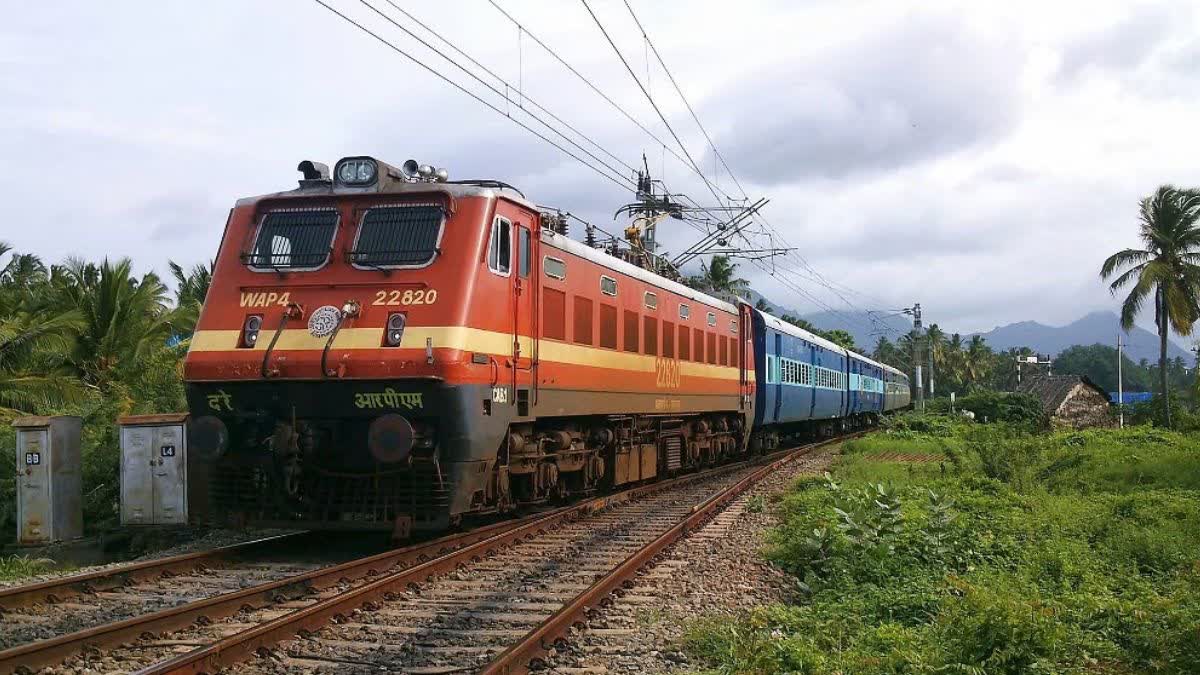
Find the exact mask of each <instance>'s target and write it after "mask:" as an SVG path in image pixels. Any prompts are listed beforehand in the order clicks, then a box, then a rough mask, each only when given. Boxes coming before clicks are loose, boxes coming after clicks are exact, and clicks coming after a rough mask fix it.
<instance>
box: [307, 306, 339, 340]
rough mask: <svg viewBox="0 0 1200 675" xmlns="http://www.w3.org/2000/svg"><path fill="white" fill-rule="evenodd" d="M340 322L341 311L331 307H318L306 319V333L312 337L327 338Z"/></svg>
mask: <svg viewBox="0 0 1200 675" xmlns="http://www.w3.org/2000/svg"><path fill="white" fill-rule="evenodd" d="M341 321H342V310H340V309H338V308H337V307H334V306H333V305H325V306H323V307H318V308H317V309H316V311H314V312H313V313H312V316H310V317H308V332H309V334H310V335H312V336H313V337H318V338H323V337H329V335H330V334H331V333H333V331H334V329H335V328H337V326H338V324H339V323H341Z"/></svg>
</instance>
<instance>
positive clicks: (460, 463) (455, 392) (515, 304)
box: [184, 157, 538, 531]
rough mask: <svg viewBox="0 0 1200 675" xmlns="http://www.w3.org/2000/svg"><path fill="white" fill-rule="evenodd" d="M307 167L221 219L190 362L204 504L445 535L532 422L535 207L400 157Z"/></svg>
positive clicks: (280, 518) (488, 184)
mask: <svg viewBox="0 0 1200 675" xmlns="http://www.w3.org/2000/svg"><path fill="white" fill-rule="evenodd" d="M298 168H299V170H300V171H301V172H302V173H303V176H304V178H303V179H302V180H301V181H300V185H299V187H298V188H297V189H295V190H291V191H287V192H281V193H275V194H269V195H264V196H260V197H254V198H248V199H242V200H240V201H238V202H237V204H236V205H235V206H234V208H233V209H232V210H231V212H230V215H229V219H228V221H227V224H226V228H225V233H224V235H223V238H222V242H221V247H220V250H219V253H218V255H217V259H216V262H215V266H214V272H213V281H212V285H211V288H210V290H209V293H208V296H207V298H206V301H205V304H204V308H203V310H202V312H201V315H200V319H199V321H198V324H197V330H196V333H195V334H194V336H193V338H192V341H191V346H190V350H189V352H188V356H187V359H186V361H185V366H184V370H185V381H186V382H187V389H188V402H189V408H190V409H191V412H192V414H193V417H194V418H195V423H194V424H193V439H192V442H193V446H192V447H194V448H195V449H196V450H197V451H199V452H201V453H203V454H204V455H205V456H207V457H208V458H209V460H210V461H211V462H212V463H213V468H214V472H215V474H214V478H213V481H212V483H213V491H214V494H213V495H212V499H213V503H214V504H218V505H221V506H222V507H223V510H224V511H225V512H226V513H228V514H229V515H231V516H234V517H236V518H238V519H244V520H247V521H253V522H257V523H274V522H295V521H303V522H305V523H306V524H308V525H314V524H317V525H322V524H323V525H325V526H336V525H337V524H345V523H349V524H352V525H353V526H354V527H364V526H366V527H379V528H392V527H398V528H399V529H400V530H401V531H403V530H406V529H407V528H408V527H410V526H411V527H415V528H417V529H429V530H436V529H445V528H446V527H448V526H449V525H451V524H453V520H454V519H453V518H451V514H452V513H462V512H464V511H468V510H471V506H472V505H471V502H472V501H478V500H479V499H480V495H482V494H483V493H484V492H485V490H486V489H487V486H486V485H485V483H486V471H487V470H488V468H489V466H490V465H489V462H488V461H487V456H488V455H487V453H486V452H484V451H481V450H480V448H488V447H490V448H491V450H492V452H491V454H492V456H494V452H495V449H496V448H497V447H498V446H499V445H500V443H501V441H502V439H503V438H504V437H505V432H506V429H507V425H508V423H509V420H510V419H511V418H512V417H513V416H515V415H517V414H519V412H524V413H525V414H528V411H527V410H521V411H518V410H517V409H516V405H515V404H516V403H517V401H516V398H517V396H516V394H515V391H514V390H516V389H517V388H518V385H519V384H520V382H519V380H521V377H522V376H521V375H520V374H519V372H520V371H521V369H522V368H524V369H525V371H526V372H525V375H524V377H525V378H528V377H529V375H528V370H529V368H530V366H529V359H530V358H531V354H530V353H529V351H528V347H526V352H525V353H522V351H521V347H522V340H520V339H518V336H519V335H521V334H522V331H524V334H528V333H529V331H530V330H531V329H530V326H531V322H532V305H531V302H532V300H531V298H530V297H529V295H530V294H528V293H526V294H525V295H524V296H522V294H521V290H522V281H523V280H528V278H529V276H530V275H529V271H530V268H531V266H532V256H533V252H532V249H533V247H534V246H535V245H536V243H535V239H536V237H535V234H536V228H537V226H538V221H537V218H538V215H537V211H536V209H535V208H534V207H533V205H532V204H529V203H528V202H527V201H526V200H525V199H524V198H523V196H522V195H521V194H520V193H519V192H517V191H516V190H515V189H513V188H511V187H509V186H506V185H504V184H502V183H498V182H494V181H466V182H458V183H452V182H449V181H448V176H447V174H446V172H445V171H444V170H439V169H435V168H433V167H430V166H422V165H418V164H417V163H416V162H412V161H411V160H410V162H407V163H405V165H404V166H402V167H400V168H397V167H394V166H391V165H389V164H386V163H384V162H381V161H378V160H375V159H373V158H370V157H348V158H345V159H343V160H341V161H339V162H338V163H337V164H336V165H335V168H334V171H333V172H332V175H331V173H330V172H329V171H328V169H327V168H325V167H324V166H323V165H320V164H318V163H316V162H302V163H301V165H300V166H299V167H298ZM471 298H486V299H488V301H487V302H485V303H480V302H471ZM525 342H526V343H527V341H525ZM525 403H526V405H527V403H528V401H527V400H526V401H525ZM510 404H511V405H512V408H510V407H509V406H510ZM481 413H482V414H481ZM452 485H457V486H459V489H458V490H451V486H452ZM464 487H465V488H468V489H463V488H464Z"/></svg>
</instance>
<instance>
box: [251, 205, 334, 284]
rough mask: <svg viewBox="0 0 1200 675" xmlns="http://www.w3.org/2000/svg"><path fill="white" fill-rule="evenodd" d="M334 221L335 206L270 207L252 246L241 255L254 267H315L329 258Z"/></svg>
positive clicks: (258, 268)
mask: <svg viewBox="0 0 1200 675" xmlns="http://www.w3.org/2000/svg"><path fill="white" fill-rule="evenodd" d="M337 224H338V212H337V211H336V210H334V209H306V210H302V211H301V210H297V211H271V212H269V213H267V214H266V215H264V216H263V218H262V223H261V224H260V225H259V226H258V236H257V238H256V239H255V241H254V248H253V249H251V250H250V252H249V253H247V254H244V255H243V259H244V261H245V263H246V264H247V265H249V267H250V269H253V270H256V271H271V270H278V269H292V270H306V269H308V270H313V269H317V268H319V267H322V266H324V265H325V263H326V262H328V261H329V252H330V250H332V248H333V235H334V233H335V232H336V231H337Z"/></svg>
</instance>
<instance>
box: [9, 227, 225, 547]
mask: <svg viewBox="0 0 1200 675" xmlns="http://www.w3.org/2000/svg"><path fill="white" fill-rule="evenodd" d="M8 253H10V249H9V248H8V247H7V246H5V245H3V244H0V258H2V257H3V256H5V255H6V254H8ZM171 269H172V273H173V274H174V275H175V277H176V281H177V285H178V291H177V292H176V297H175V302H174V303H171V302H170V301H169V299H168V294H167V288H166V286H165V285H164V284H163V283H162V281H161V280H160V279H159V278H158V276H156V275H155V274H153V273H149V274H145V275H142V276H140V277H139V276H136V275H134V273H133V269H132V264H131V263H130V261H129V260H127V259H123V260H117V261H109V260H104V261H103V262H101V263H99V264H96V263H90V262H84V261H80V260H68V261H66V262H64V263H63V264H61V265H50V266H47V265H46V264H45V263H43V262H42V261H41V260H40V259H39V258H38V257H37V256H34V255H31V254H17V253H13V254H11V255H9V256H8V260H7V262H6V263H5V264H4V265H3V266H2V267H0V460H2V461H0V542H4V541H9V540H11V539H12V538H13V537H14V536H15V532H16V523H15V519H16V505H15V502H16V499H15V492H16V481H15V476H14V473H13V472H14V463H13V461H12V458H13V456H14V452H15V445H16V434H15V432H14V431H13V429H12V427H11V426H10V424H9V423H10V421H11V420H12V419H13V418H14V417H17V416H20V415H25V414H39V415H50V414H70V415H79V416H81V417H83V418H84V434H83V472H82V473H83V499H84V523H85V525H86V526H87V527H88V528H90V529H96V528H100V527H103V526H106V525H108V524H111V523H112V522H113V521H114V520H115V517H116V508H117V499H118V496H119V487H118V482H117V470H118V469H117V467H118V454H119V449H118V439H117V429H116V419H117V417H118V416H120V415H123V414H129V413H144V412H145V413H148V412H170V411H177V410H182V409H183V408H184V399H183V385H182V382H181V379H180V372H179V371H180V363H181V360H182V358H183V355H184V353H185V352H186V351H187V339H188V338H190V336H191V332H192V329H193V328H194V327H195V322H196V317H197V315H198V313H199V307H200V304H201V303H202V302H203V298H204V294H205V293H206V292H207V289H208V283H209V280H210V279H211V273H210V267H207V266H204V265H198V266H196V267H195V268H193V269H192V270H190V271H186V272H185V271H184V270H183V269H182V268H180V267H179V266H178V265H174V264H172V266H171ZM22 564H23V563H8V562H6V563H4V565H5V567H4V569H20V568H21V565H22Z"/></svg>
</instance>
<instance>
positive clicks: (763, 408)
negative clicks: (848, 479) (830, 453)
mask: <svg viewBox="0 0 1200 675" xmlns="http://www.w3.org/2000/svg"><path fill="white" fill-rule="evenodd" d="M753 323H754V359H755V363H754V372H755V385H756V387H755V407H754V434H753V436H752V440H753V442H754V443H755V444H756V445H757V447H759V448H762V449H765V450H770V449H773V448H776V447H779V444H780V442H781V440H782V439H785V438H788V437H820V436H831V435H833V434H835V433H837V432H838V431H841V430H843V429H848V428H849V429H854V428H861V427H865V426H868V425H870V424H873V423H874V422H875V421H876V419H877V418H878V416H879V415H881V414H882V413H884V412H886V411H889V410H894V409H897V408H899V407H904V406H905V405H907V403H908V400H907V392H908V378H907V377H905V376H904V375H903V374H902V373H900V371H898V370H896V369H895V368H892V367H890V366H886V365H884V364H882V363H879V362H877V361H874V360H872V359H869V358H867V357H865V356H863V355H861V354H856V353H854V352H851V351H848V350H846V349H843V348H842V347H839V346H838V345H836V344H834V343H833V342H830V341H829V340H826V339H825V338H822V337H819V336H817V335H814V334H812V333H810V332H808V331H806V330H804V329H802V328H799V327H798V326H794V325H792V324H790V323H786V322H784V321H781V320H780V319H777V318H775V317H773V316H771V315H770V314H765V313H763V312H760V311H758V310H754V312H753ZM901 386H902V387H903V388H904V395H903V396H901V395H900V392H899V390H900V388H901ZM889 404H890V405H889Z"/></svg>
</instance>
